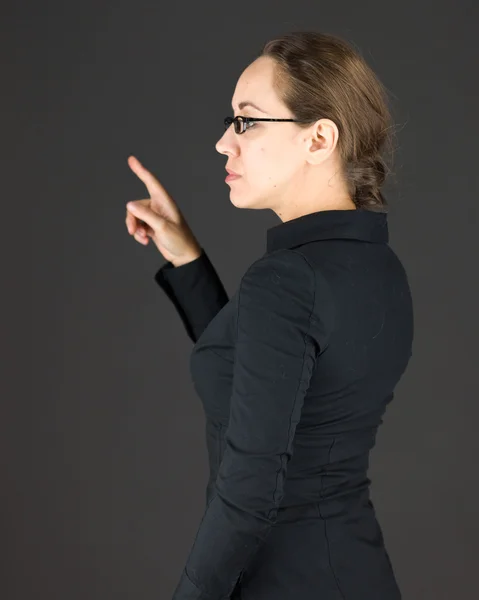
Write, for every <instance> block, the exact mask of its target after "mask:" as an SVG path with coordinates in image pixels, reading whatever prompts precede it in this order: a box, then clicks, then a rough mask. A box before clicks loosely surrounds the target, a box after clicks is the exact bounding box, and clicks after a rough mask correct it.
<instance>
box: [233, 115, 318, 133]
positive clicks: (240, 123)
mask: <svg viewBox="0 0 479 600" xmlns="http://www.w3.org/2000/svg"><path fill="white" fill-rule="evenodd" d="M255 121H291V122H293V123H306V122H307V121H299V120H298V119H255V118H252V117H241V116H239V115H238V116H237V117H234V118H233V117H226V118H225V120H224V124H225V131H226V130H227V129H228V127H229V126H230V125H231V123H234V124H235V133H238V134H241V133H244V132H245V131H246V129H247V126H248V125H249V124H250V123H254V122H255ZM308 122H309V121H308Z"/></svg>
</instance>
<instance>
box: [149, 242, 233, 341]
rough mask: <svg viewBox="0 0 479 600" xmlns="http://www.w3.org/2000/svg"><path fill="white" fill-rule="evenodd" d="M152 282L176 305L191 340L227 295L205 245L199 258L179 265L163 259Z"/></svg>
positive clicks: (197, 334)
mask: <svg viewBox="0 0 479 600" xmlns="http://www.w3.org/2000/svg"><path fill="white" fill-rule="evenodd" d="M155 281H156V283H157V284H158V285H159V286H160V287H161V288H162V290H163V291H164V292H165V294H166V295H167V296H168V298H169V299H170V300H171V302H172V303H173V305H174V306H175V308H176V310H177V312H178V314H179V315H180V318H181V320H182V321H183V325H184V326H185V328H186V333H187V335H188V337H189V338H190V339H191V340H192V341H193V342H196V341H197V340H198V338H199V337H200V335H201V334H202V332H203V330H204V329H205V328H206V326H207V325H208V323H209V322H210V321H211V320H212V319H213V317H214V316H215V315H216V314H217V313H218V312H219V311H220V309H221V308H222V307H223V306H224V305H225V304H226V303H227V302H228V294H227V293H226V290H225V288H224V286H223V284H222V282H221V280H220V278H219V276H218V273H217V271H216V269H215V268H214V266H213V264H212V263H211V261H210V259H209V258H208V255H207V254H206V252H205V250H204V248H202V249H201V254H200V256H199V257H198V258H196V259H195V260H192V261H190V262H189V263H186V264H184V265H180V266H179V267H175V266H174V265H173V264H172V263H171V262H170V261H168V262H166V263H165V264H164V265H163V266H162V267H161V268H160V269H159V270H158V271H157V272H156V273H155Z"/></svg>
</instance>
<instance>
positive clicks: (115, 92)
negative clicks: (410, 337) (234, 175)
mask: <svg viewBox="0 0 479 600" xmlns="http://www.w3.org/2000/svg"><path fill="white" fill-rule="evenodd" d="M477 7H478V5H477V3H476V2H473V1H472V0H471V1H469V2H467V1H464V0H463V1H462V2H459V3H456V2H452V0H450V1H449V2H437V1H436V2H434V3H433V2H425V1H422V2H407V3H404V2H403V3H400V4H393V3H384V2H381V1H379V0H376V1H371V2H360V3H358V2H353V1H350V2H310V1H304V0H303V1H300V0H298V1H295V2H294V3H285V2H278V1H275V2H242V3H239V4H237V3H225V2H202V3H193V2H191V3H189V4H185V3H179V4H175V5H173V4H166V3H162V2H158V1H157V2H146V1H145V0H137V1H136V2H135V3H132V2H120V1H116V2H113V1H110V2H106V1H104V0H95V1H93V0H90V1H89V2H87V1H85V0H84V1H83V2H81V3H73V2H59V1H52V2H31V1H30V2H6V3H5V2H4V3H2V8H1V13H2V18H1V30H2V31H1V40H0V44H1V49H2V52H1V56H2V63H3V64H2V67H3V69H2V72H3V75H2V95H1V105H2V116H3V119H2V121H3V126H2V144H1V146H2V149H1V157H2V160H1V164H2V186H3V187H2V189H3V201H2V208H3V211H2V216H3V218H2V224H3V228H2V229H3V231H2V236H1V237H2V242H3V246H4V250H3V252H2V254H3V261H2V264H3V273H2V282H3V290H4V293H3V306H4V309H3V310H2V323H3V327H2V331H3V335H2V338H3V340H4V343H5V352H4V357H5V358H4V361H2V362H3V375H4V376H3V378H2V381H3V382H4V385H5V391H4V393H3V394H2V402H1V409H0V410H1V413H0V468H1V472H0V477H1V496H0V498H1V500H0V509H1V518H0V523H1V528H2V530H1V532H0V533H1V537H0V539H1V546H2V550H3V557H2V560H1V571H2V573H1V579H0V586H1V589H0V595H1V597H2V598H4V599H5V600H24V599H25V600H26V599H32V600H33V599H34V600H43V599H47V598H48V599H49V600H56V599H62V600H63V599H66V598H68V600H77V599H82V600H84V599H86V598H88V599H89V600H97V599H98V600H100V599H101V600H109V599H115V600H120V599H134V600H140V599H141V600H147V599H157V598H162V599H166V598H169V597H171V594H172V592H173V589H174V587H175V585H176V583H177V581H178V579H179V576H180V572H181V570H182V568H183V566H184V563H185V560H186V557H187V553H188V551H189V549H190V547H191V543H192V541H193V537H194V535H195V534H196V531H197V527H198V525H199V522H200V519H201V516H202V514H203V509H204V487H205V485H206V477H207V473H206V465H207V463H206V449H205V445H204V433H203V423H204V420H203V413H202V408H201V405H200V402H199V400H198V399H197V398H196V396H195V394H194V392H193V388H192V383H191V382H190V378H189V372H188V360H189V352H190V350H191V347H192V344H191V341H190V340H189V339H188V338H187V336H186V333H185V330H184V329H183V326H182V324H181V322H180V319H179V317H178V316H177V315H176V313H175V310H174V307H173V305H172V304H170V302H169V301H168V299H167V298H166V296H164V295H163V293H162V291H161V290H160V288H158V287H157V286H156V284H155V282H154V280H153V276H154V273H155V272H156V270H157V269H158V268H159V267H160V266H161V265H162V264H164V259H163V257H162V256H161V255H160V254H159V252H158V250H157V249H156V248H155V246H154V245H153V244H152V243H150V245H149V246H147V247H144V246H142V245H140V244H139V243H137V242H136V241H135V240H134V239H133V238H132V237H130V236H129V235H128V233H127V231H126V227H125V223H124V219H125V205H126V203H127V202H128V201H129V200H134V199H139V198H144V197H146V194H147V193H146V189H145V187H144V185H143V184H142V182H141V181H140V180H139V179H138V178H137V177H136V176H135V175H134V174H133V172H132V171H131V170H130V169H129V167H128V165H127V157H128V155H130V154H134V155H136V156H137V157H138V158H139V159H140V160H141V161H143V162H144V164H145V166H146V167H147V168H149V169H150V170H152V172H153V173H154V174H155V175H156V176H157V177H158V178H159V179H160V181H161V182H162V183H163V184H164V185H165V187H166V188H167V190H168V191H169V192H170V193H171V194H172V196H173V197H174V198H175V199H176V201H177V202H178V204H179V205H180V207H181V209H182V210H183V212H184V214H185V216H186V217H187V219H188V221H189V223H190V224H191V226H192V228H193V230H194V232H195V234H196V236H197V238H198V239H199V241H200V243H201V244H202V245H203V246H204V247H205V249H206V251H207V252H208V253H209V255H210V257H211V260H212V261H213V263H214V264H215V266H216V268H217V270H218V272H219V274H220V276H221V277H222V279H223V281H224V283H225V287H226V289H227V291H228V292H229V293H230V294H231V293H232V292H233V291H234V289H235V288H236V286H237V284H238V283H239V280H240V278H241V276H242V274H243V273H244V271H245V270H246V268H247V267H248V265H249V264H250V263H251V262H252V261H253V260H255V259H256V258H257V257H258V256H259V255H260V254H262V253H263V252H264V250H265V243H266V233H265V231H266V228H268V227H270V226H272V225H275V224H277V223H278V219H277V217H276V215H274V214H273V213H272V212H270V211H254V212H253V211H251V210H240V209H237V208H236V207H234V206H233V205H232V204H231V203H230V200H229V186H228V185H227V184H226V183H225V182H224V177H225V175H226V173H225V171H224V165H225V163H226V157H224V156H221V155H219V154H218V153H217V152H216V150H215V148H214V144H215V143H216V141H217V140H218V138H219V137H220V136H221V135H222V132H223V123H222V121H223V117H224V116H226V115H229V114H231V109H230V103H231V98H232V95H233V92H234V86H235V84H236V81H237V78H238V77H239V75H240V73H241V71H242V70H243V69H244V68H245V67H246V66H247V65H248V64H249V62H251V61H252V60H254V58H255V57H256V53H257V52H258V51H259V50H260V48H261V46H262V45H263V43H264V42H265V41H266V40H268V39H270V38H271V37H273V36H274V35H276V34H277V33H283V32H286V31H290V30H298V29H316V30H318V31H323V32H326V33H336V34H339V35H341V36H343V37H345V38H346V39H348V40H349V41H351V42H352V43H354V44H355V45H356V47H357V48H359V49H360V50H361V51H362V53H363V55H364V56H365V58H366V59H367V61H368V62H369V64H370V65H371V66H372V67H373V68H374V69H375V71H376V72H377V74H378V75H379V77H380V78H381V80H382V81H383V82H384V84H385V85H386V87H387V88H388V90H389V91H390V95H391V102H392V108H393V111H394V118H395V122H396V123H397V124H398V142H399V148H398V150H397V152H396V158H395V165H394V167H395V174H396V175H395V178H394V179H390V180H389V183H388V186H386V195H387V198H388V200H389V203H390V206H391V208H390V216H389V226H390V243H391V246H392V247H393V249H394V250H395V251H396V252H397V254H398V255H399V256H400V258H401V259H402V261H403V264H404V266H405V267H406V270H407V272H408V275H409V279H410V284H411V288H412V292H413V297H414V303H415V322H416V330H415V342H414V351H413V358H412V360H411V362H410V365H409V367H408V370H407V372H406V374H405V375H404V377H403V379H402V380H401V382H400V384H399V386H398V387H397V389H396V397H395V401H394V402H393V403H392V405H390V407H389V410H388V411H387V413H386V417H385V421H384V424H383V426H382V428H381V429H380V431H379V434H378V443H377V446H376V448H375V450H374V451H373V454H372V457H371V469H370V477H371V479H372V482H373V483H372V498H373V501H374V503H375V505H376V509H377V513H378V516H379V519H380V522H381V525H382V527H383V530H384V535H385V539H386V545H387V547H388V550H389V553H390V556H391V560H392V562H393V565H394V568H395V571H396V574H397V577H398V580H399V583H400V586H401V588H402V591H403V595H404V599H405V600H413V599H414V600H416V599H417V600H429V599H431V600H450V599H454V600H472V599H474V598H477V597H478V594H479V585H478V583H477V567H478V566H479V565H478V555H479V542H478V539H479V535H478V534H479V519H478V516H477V507H478V506H479V494H478V487H479V486H478V483H479V481H478V479H479V477H478V468H477V451H478V437H477V429H478V417H479V410H478V400H479V398H478V386H477V377H476V372H477V367H476V366H477V358H478V353H477V339H478V333H479V331H478V319H477V312H476V311H477V306H478V305H479V302H478V285H477V272H478V267H477V258H478V241H477V240H478V210H477V199H478V191H479V190H478V178H477V159H478V152H477V147H478V118H477V108H478V105H479V103H478V77H477V73H478V55H479V52H478V41H477V40H478V38H477V20H478V16H479V14H478V8H477ZM24 216H27V218H26V219H25V218H24ZM7 390H8V391H7ZM185 414H188V415H189V420H188V421H187V425H186V427H185V425H184V424H183V423H184V419H183V417H184V415H185ZM180 423H181V425H180ZM318 600H320V598H318Z"/></svg>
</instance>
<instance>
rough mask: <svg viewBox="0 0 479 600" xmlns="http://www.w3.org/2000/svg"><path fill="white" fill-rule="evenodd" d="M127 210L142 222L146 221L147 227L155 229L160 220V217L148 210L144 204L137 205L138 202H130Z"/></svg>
mask: <svg viewBox="0 0 479 600" xmlns="http://www.w3.org/2000/svg"><path fill="white" fill-rule="evenodd" d="M126 208H127V209H128V211H129V212H131V213H132V214H133V215H134V216H135V217H138V218H139V219H141V220H142V221H144V222H145V223H146V224H147V225H149V226H150V227H151V228H153V229H154V227H155V226H156V225H158V222H159V220H160V218H159V217H158V215H157V214H156V213H155V212H153V211H152V210H151V208H148V207H147V206H145V205H144V204H137V203H136V202H128V203H127V205H126Z"/></svg>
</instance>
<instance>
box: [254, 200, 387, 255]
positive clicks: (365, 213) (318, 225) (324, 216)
mask: <svg viewBox="0 0 479 600" xmlns="http://www.w3.org/2000/svg"><path fill="white" fill-rule="evenodd" d="M332 239H352V240H361V241H363V242H376V243H387V242H388V241H389V231H388V222H387V213H386V212H375V211H371V210H367V209H364V208H358V209H356V210H354V209H353V210H321V211H318V212H313V213H309V214H307V215H302V216H301V217H297V218H295V219H290V220H289V221H285V222H282V223H280V224H279V225H275V226H274V227H270V228H269V229H268V230H267V232H266V251H267V252H273V251H274V250H278V249H280V248H293V247H294V246H300V245H302V244H306V243H308V242H314V241H317V240H332Z"/></svg>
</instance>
